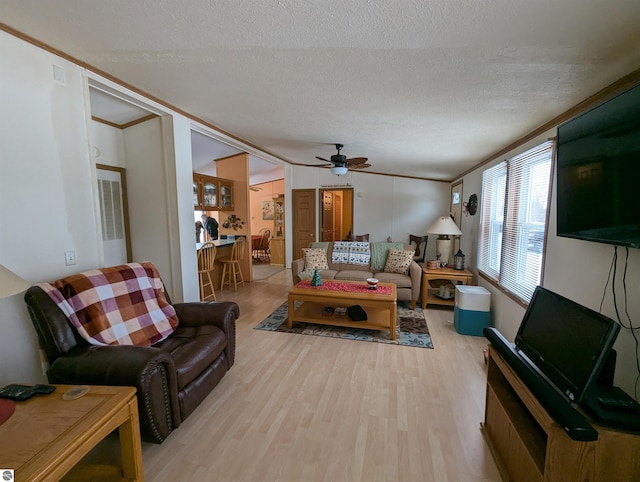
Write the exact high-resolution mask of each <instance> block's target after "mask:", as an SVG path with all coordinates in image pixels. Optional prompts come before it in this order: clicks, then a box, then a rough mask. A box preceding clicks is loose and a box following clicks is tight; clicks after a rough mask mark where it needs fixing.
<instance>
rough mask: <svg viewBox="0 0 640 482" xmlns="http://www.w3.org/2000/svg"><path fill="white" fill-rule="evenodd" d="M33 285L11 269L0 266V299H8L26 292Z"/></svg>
mask: <svg viewBox="0 0 640 482" xmlns="http://www.w3.org/2000/svg"><path fill="white" fill-rule="evenodd" d="M29 286H31V283H29V282H27V281H25V280H23V279H22V278H20V276H18V275H17V274H15V273H14V272H13V271H11V270H10V269H7V268H5V267H4V266H2V265H1V264H0V298H8V297H9V296H13V295H17V294H18V293H20V292H22V291H25V290H26V289H27V288H29Z"/></svg>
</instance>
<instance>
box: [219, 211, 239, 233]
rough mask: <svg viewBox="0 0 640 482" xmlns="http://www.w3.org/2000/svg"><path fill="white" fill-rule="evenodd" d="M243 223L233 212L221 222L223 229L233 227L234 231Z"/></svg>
mask: <svg viewBox="0 0 640 482" xmlns="http://www.w3.org/2000/svg"><path fill="white" fill-rule="evenodd" d="M243 224H244V221H242V220H241V219H240V218H239V217H237V216H236V215H235V214H232V215H231V216H229V217H228V218H227V220H226V221H225V222H224V223H222V227H223V228H225V229H229V228H233V230H234V231H237V230H238V229H240V228H241V227H242V225H243Z"/></svg>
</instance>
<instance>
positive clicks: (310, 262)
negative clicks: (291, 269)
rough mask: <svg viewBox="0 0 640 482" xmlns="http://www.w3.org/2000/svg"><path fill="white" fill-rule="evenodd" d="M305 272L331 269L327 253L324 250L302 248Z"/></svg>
mask: <svg viewBox="0 0 640 482" xmlns="http://www.w3.org/2000/svg"><path fill="white" fill-rule="evenodd" d="M302 256H303V257H304V271H307V270H310V269H316V268H317V269H329V263H327V252H326V251H325V250H324V249H322V248H302Z"/></svg>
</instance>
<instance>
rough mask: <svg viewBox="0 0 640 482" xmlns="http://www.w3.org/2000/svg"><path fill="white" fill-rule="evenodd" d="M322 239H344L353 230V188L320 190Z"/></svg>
mask: <svg viewBox="0 0 640 482" xmlns="http://www.w3.org/2000/svg"><path fill="white" fill-rule="evenodd" d="M319 199H320V202H321V203H322V204H321V209H320V213H321V214H320V215H321V219H320V227H321V230H322V231H321V233H322V234H321V239H322V241H343V240H345V239H346V238H347V235H349V234H351V233H352V232H353V189H352V188H349V189H327V190H324V189H321V190H320V198H319Z"/></svg>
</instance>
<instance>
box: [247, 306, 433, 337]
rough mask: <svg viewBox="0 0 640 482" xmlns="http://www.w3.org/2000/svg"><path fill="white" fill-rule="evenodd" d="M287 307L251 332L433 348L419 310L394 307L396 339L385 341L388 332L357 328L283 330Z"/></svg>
mask: <svg viewBox="0 0 640 482" xmlns="http://www.w3.org/2000/svg"><path fill="white" fill-rule="evenodd" d="M287 311H288V309H287V304H286V303H285V304H284V305H282V306H280V307H279V308H277V309H276V310H275V311H274V312H273V313H271V314H270V315H269V316H268V317H267V318H266V319H264V320H263V321H261V322H260V323H258V325H256V326H255V327H254V330H265V331H278V332H281V333H296V334H301V335H316V336H328V337H331V338H343V339H345V340H357V341H373V342H376V343H388V344H391V345H402V346H414V347H418V348H433V343H432V342H431V337H430V336H429V328H428V327H427V321H426V320H425V318H424V312H423V311H422V309H421V308H420V307H416V309H415V310H411V309H410V308H408V307H405V306H402V305H401V304H399V305H398V312H397V313H398V315H397V316H398V322H397V327H398V333H397V334H398V336H397V338H396V339H395V340H391V339H389V332H388V331H377V330H363V329H358V328H344V327H341V326H329V325H314V324H312V323H298V322H294V323H293V328H291V329H289V328H288V327H287Z"/></svg>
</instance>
